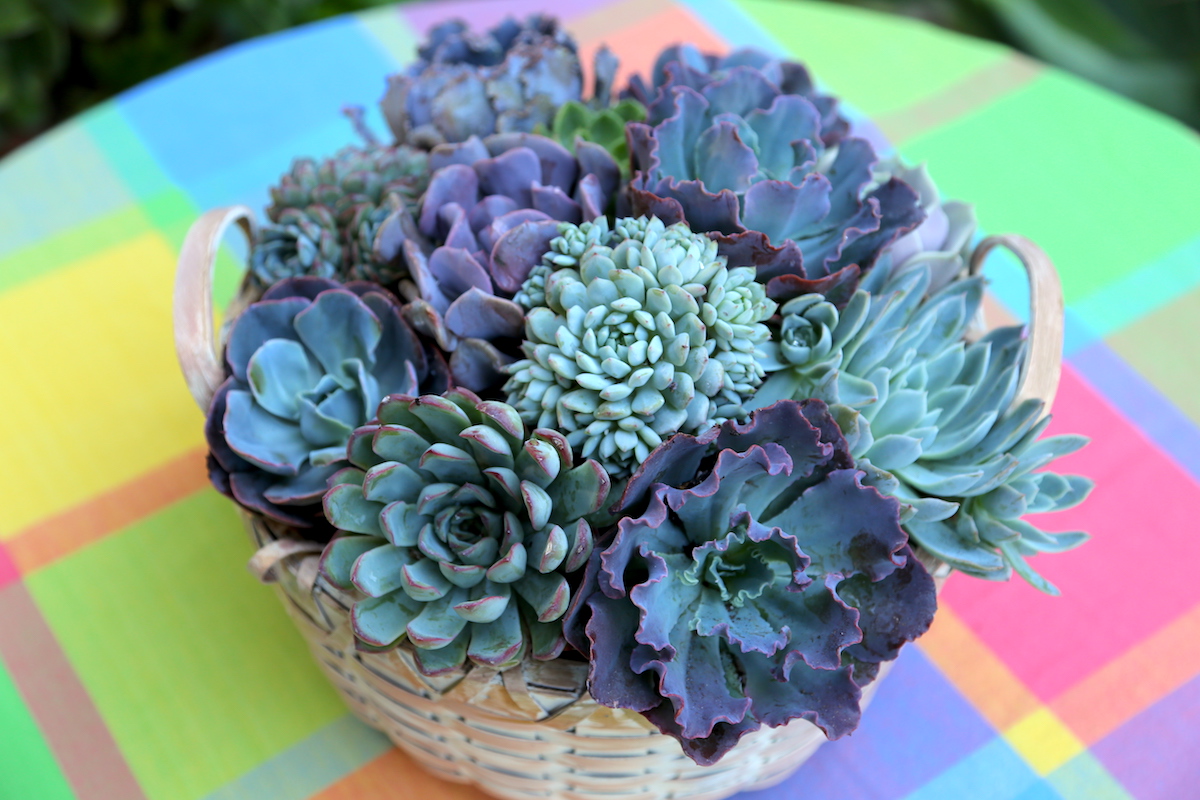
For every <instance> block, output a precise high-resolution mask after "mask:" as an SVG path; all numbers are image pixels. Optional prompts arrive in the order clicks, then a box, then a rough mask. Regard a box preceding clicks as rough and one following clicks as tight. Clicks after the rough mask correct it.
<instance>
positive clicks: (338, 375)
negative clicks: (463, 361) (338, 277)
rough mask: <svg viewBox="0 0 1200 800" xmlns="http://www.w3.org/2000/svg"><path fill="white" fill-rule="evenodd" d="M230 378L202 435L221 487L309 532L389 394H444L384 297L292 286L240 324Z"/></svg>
mask: <svg viewBox="0 0 1200 800" xmlns="http://www.w3.org/2000/svg"><path fill="white" fill-rule="evenodd" d="M225 357H226V363H227V366H228V368H229V372H230V375H229V377H228V379H227V380H226V381H225V382H224V383H223V384H222V385H221V387H220V388H219V389H218V390H217V392H216V394H215V396H214V397H213V400H212V404H211V405H210V407H209V411H208V421H207V424H206V426H205V434H206V437H207V439H208V444H209V448H210V450H211V455H210V458H209V472H210V476H211V477H212V481H213V483H214V484H215V485H216V487H217V488H218V489H219V490H221V491H222V492H224V493H225V494H227V495H229V496H230V497H232V498H233V499H235V500H236V501H237V502H238V503H240V504H242V505H243V506H245V507H247V508H249V509H252V510H254V511H258V512H260V513H262V514H265V515H267V516H268V517H271V518H273V519H276V520H279V521H281V522H285V523H288V524H291V525H295V526H299V527H310V526H312V524H313V520H314V517H316V518H319V517H320V508H319V506H318V505H316V504H317V503H318V502H319V501H320V499H321V496H322V495H323V494H324V493H325V489H326V481H327V480H328V478H330V477H331V476H332V475H333V474H334V473H336V472H337V471H338V470H339V469H340V468H342V467H344V466H345V465H346V445H347V443H348V442H349V440H350V434H351V433H352V432H353V431H354V430H355V428H358V427H359V426H361V425H362V424H363V423H365V422H366V421H367V420H369V419H371V416H372V415H373V414H374V413H375V407H376V406H377V405H378V404H379V401H380V399H381V398H383V397H384V396H386V395H388V394H392V393H395V392H402V393H403V392H406V393H409V394H416V393H418V392H419V391H421V389H422V388H433V389H434V390H436V391H440V390H441V389H442V388H444V387H445V383H446V375H445V370H444V368H441V367H440V366H439V365H438V364H437V363H436V361H435V360H430V359H428V358H427V357H426V354H425V352H424V350H423V349H422V345H421V343H420V341H419V340H418V339H417V336H416V335H415V334H414V333H413V332H412V330H411V329H410V328H409V327H408V325H407V324H405V322H404V320H403V319H402V318H401V316H400V306H399V303H398V301H397V300H396V298H395V297H393V296H392V295H391V294H389V293H388V292H386V291H384V290H382V289H380V288H379V287H378V286H373V285H371V284H366V283H358V284H348V285H346V286H345V287H343V286H342V285H341V284H338V283H335V282H334V281H329V280H324V279H321V278H312V277H307V278H290V279H288V280H285V281H282V282H280V283H278V284H276V285H275V286H273V287H271V288H270V289H269V290H268V291H267V292H266V294H264V295H263V297H262V299H261V300H260V301H259V302H257V303H252V304H251V305H250V306H249V307H248V308H247V309H246V310H245V311H244V312H242V314H241V315H240V316H239V317H238V318H237V321H236V322H235V323H234V325H233V329H232V330H231V331H230V334H229V344H228V347H227V348H226V353H225Z"/></svg>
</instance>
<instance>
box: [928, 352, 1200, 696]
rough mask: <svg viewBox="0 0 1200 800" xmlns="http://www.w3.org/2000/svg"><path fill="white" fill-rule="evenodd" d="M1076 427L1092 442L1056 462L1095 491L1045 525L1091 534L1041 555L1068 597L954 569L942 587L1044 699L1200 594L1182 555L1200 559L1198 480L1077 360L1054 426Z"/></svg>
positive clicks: (1060, 429)
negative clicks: (1080, 369)
mask: <svg viewBox="0 0 1200 800" xmlns="http://www.w3.org/2000/svg"><path fill="white" fill-rule="evenodd" d="M1068 431H1070V432H1076V433H1082V434H1084V435H1086V436H1090V437H1092V443H1091V444H1089V445H1088V446H1087V447H1085V448H1083V450H1081V451H1080V452H1078V453H1076V454H1074V455H1071V456H1069V457H1067V458H1064V459H1062V461H1061V462H1059V463H1056V464H1055V468H1056V471H1060V472H1065V473H1070V472H1076V473H1082V474H1084V475H1087V476H1089V477H1091V478H1093V479H1095V481H1096V490H1095V492H1094V493H1093V494H1092V496H1091V497H1089V498H1088V499H1087V501H1086V502H1084V503H1083V505H1081V506H1079V507H1078V508H1074V509H1071V510H1069V511H1062V512H1059V513H1057V514H1050V515H1046V516H1044V517H1042V518H1040V519H1037V520H1035V524H1043V525H1045V526H1046V527H1047V528H1048V529H1050V530H1054V531H1062V530H1084V531H1088V532H1089V533H1091V534H1092V537H1093V538H1092V540H1091V541H1089V542H1087V543H1086V544H1085V545H1083V546H1082V547H1080V548H1079V549H1078V550H1075V551H1072V552H1070V553H1064V554H1061V555H1049V556H1039V557H1038V558H1036V559H1034V560H1033V562H1032V563H1033V566H1034V568H1035V569H1037V570H1038V571H1039V572H1041V573H1042V574H1043V575H1045V576H1046V577H1047V578H1048V579H1049V580H1050V581H1052V582H1053V583H1055V584H1057V585H1058V587H1059V588H1060V589H1061V590H1062V597H1047V596H1045V595H1043V594H1040V593H1039V592H1037V591H1035V590H1033V589H1031V588H1030V587H1029V586H1028V585H1025V584H1024V582H1023V581H1021V580H1020V579H1014V580H1013V582H1012V583H1010V584H995V583H991V582H989V581H971V580H955V581H951V582H950V584H949V586H947V588H946V591H945V592H944V593H943V595H942V597H943V600H944V601H945V603H946V605H948V606H950V607H951V608H953V609H954V611H955V612H956V613H957V614H958V615H959V617H961V618H962V620H963V621H964V622H965V623H966V624H967V625H968V626H969V627H970V628H971V630H973V631H974V632H975V634H976V635H977V636H979V638H980V639H982V640H983V641H984V642H985V643H986V644H987V646H988V647H989V648H990V649H991V650H992V651H993V652H994V653H996V655H997V656H999V657H1000V659H1001V660H1002V661H1004V662H1005V663H1006V664H1007V665H1008V667H1009V669H1011V670H1012V671H1013V672H1014V673H1016V675H1017V677H1018V678H1019V679H1020V680H1021V681H1022V682H1023V683H1024V684H1025V685H1026V686H1028V687H1029V688H1030V689H1031V690H1033V692H1034V693H1035V694H1036V695H1037V696H1038V697H1039V698H1041V699H1042V700H1043V701H1044V702H1045V701H1050V700H1053V699H1054V698H1056V697H1058V696H1059V695H1061V694H1063V693H1064V692H1065V691H1067V690H1068V689H1070V688H1071V687H1073V686H1075V685H1076V684H1078V683H1079V682H1080V681H1081V680H1083V679H1084V678H1086V677H1087V676H1089V675H1092V674H1093V673H1095V672H1096V671H1097V670H1099V669H1101V668H1102V667H1104V666H1105V665H1106V664H1109V663H1110V662H1112V661H1113V660H1114V659H1117V658H1119V657H1120V656H1121V655H1122V654H1124V653H1127V652H1128V651H1129V650H1130V648H1132V647H1134V646H1135V645H1136V644H1138V643H1139V642H1142V641H1144V640H1146V639H1147V637H1149V636H1151V635H1152V634H1154V633H1155V632H1156V631H1158V630H1160V629H1161V628H1163V627H1164V626H1165V625H1167V624H1168V623H1170V622H1171V621H1172V620H1173V619H1177V618H1179V617H1180V616H1182V615H1183V614H1185V613H1187V612H1188V611H1190V610H1191V609H1193V608H1196V607H1197V606H1198V605H1200V581H1197V580H1196V579H1195V576H1194V570H1190V569H1184V568H1179V567H1178V566H1177V565H1185V564H1196V563H1200V536H1197V535H1196V509H1198V508H1200V484H1197V482H1196V481H1195V480H1193V479H1192V476H1191V475H1189V474H1188V473H1187V472H1186V471H1184V470H1183V468H1182V467H1180V466H1179V464H1178V463H1177V462H1176V461H1175V460H1174V459H1172V458H1170V457H1169V456H1167V455H1166V454H1165V453H1164V452H1163V451H1162V450H1161V449H1160V448H1159V447H1158V446H1156V445H1155V444H1154V443H1153V442H1152V441H1150V440H1149V439H1148V438H1147V437H1146V435H1145V434H1144V433H1142V431H1141V430H1139V429H1138V428H1137V426H1136V425H1135V424H1134V422H1133V421H1131V420H1130V419H1128V418H1127V417H1125V416H1124V415H1123V414H1122V413H1121V411H1120V410H1118V409H1117V408H1114V407H1113V406H1112V405H1110V404H1109V403H1108V401H1107V400H1105V399H1104V398H1103V397H1102V396H1101V395H1100V394H1099V393H1098V392H1097V391H1096V390H1095V389H1094V388H1093V387H1091V386H1090V385H1088V384H1087V383H1086V382H1085V381H1084V380H1082V379H1081V378H1080V377H1079V374H1078V373H1077V372H1076V371H1075V370H1074V369H1072V368H1071V367H1069V366H1068V367H1065V368H1064V369H1063V382H1062V386H1061V387H1060V388H1059V392H1058V400H1057V402H1056V403H1055V405H1054V421H1053V423H1052V424H1051V426H1050V431H1049V432H1050V433H1051V434H1054V433H1064V432H1068ZM1193 674H1194V673H1193ZM1151 680H1157V677H1152V678H1151Z"/></svg>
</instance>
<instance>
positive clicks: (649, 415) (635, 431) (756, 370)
mask: <svg viewBox="0 0 1200 800" xmlns="http://www.w3.org/2000/svg"><path fill="white" fill-rule="evenodd" d="M559 230H560V231H561V235H560V236H559V237H557V238H556V239H554V240H553V241H552V242H551V243H550V250H549V252H547V253H546V255H545V256H544V257H543V260H544V262H545V263H544V265H543V266H542V267H541V268H539V270H538V271H537V274H535V275H534V276H532V277H531V278H530V282H529V283H528V290H527V291H526V292H525V294H524V296H523V299H525V301H526V302H527V303H528V305H529V306H530V308H529V312H528V315H527V316H526V320H525V329H526V330H525V342H524V344H523V345H522V350H523V352H524V353H525V356H526V357H525V359H524V360H521V361H518V362H516V363H515V364H513V365H511V366H510V367H509V372H510V374H511V375H512V377H511V378H510V379H509V381H508V383H507V384H505V391H507V392H508V399H509V402H510V403H512V404H513V405H514V406H515V407H517V408H518V409H519V410H520V411H521V414H522V416H523V417H524V418H525V419H527V420H528V421H530V422H531V423H536V424H538V425H541V426H550V425H557V426H558V428H559V429H560V430H562V431H563V432H564V433H566V435H567V441H569V442H570V443H571V445H572V446H573V447H577V448H579V449H580V451H581V452H582V453H583V455H585V456H588V455H592V454H598V456H599V459H600V462H601V463H602V464H604V466H605V467H606V468H607V469H608V470H609V471H610V472H612V473H613V474H614V475H617V476H620V477H624V476H626V475H629V474H630V473H631V472H632V471H633V468H634V467H635V466H636V465H637V464H639V463H641V462H642V461H645V460H646V457H647V456H649V454H650V451H651V450H653V449H654V448H656V447H658V446H659V445H660V444H662V442H663V439H664V438H665V437H668V436H670V435H671V434H673V433H676V432H678V431H684V432H687V433H695V432H699V431H702V430H705V429H707V428H710V427H712V426H713V425H717V424H719V423H721V422H723V421H725V420H726V419H729V418H730V417H740V416H744V411H743V410H742V408H741V405H742V403H743V401H744V400H745V399H747V398H748V397H750V395H752V394H753V393H754V390H755V388H756V387H757V386H758V384H759V383H760V382H761V381H762V376H763V372H762V368H761V366H760V365H759V363H758V361H757V359H756V357H755V348H756V347H757V346H759V345H761V344H762V343H764V342H766V341H767V339H768V338H769V336H770V331H768V329H767V326H766V325H764V324H763V322H764V320H766V319H768V318H769V317H770V316H771V315H772V314H773V313H774V312H775V302H774V301H772V300H769V299H767V297H766V288H765V287H764V286H763V285H762V284H761V283H759V282H758V281H757V280H756V279H755V272H754V269H753V268H751V267H733V268H730V267H729V266H728V265H727V264H726V259H725V258H724V257H722V256H719V255H717V243H716V242H714V241H713V240H711V239H709V238H708V237H706V236H701V235H697V234H694V233H692V231H691V230H689V229H688V227H687V225H686V224H684V223H676V224H675V225H672V226H670V227H667V226H664V225H663V223H662V221H661V220H658V219H646V218H645V217H640V218H637V219H620V220H618V221H617V223H616V226H615V227H614V228H613V229H612V230H611V231H610V230H609V229H608V224H607V221H605V220H603V219H600V220H597V221H596V222H591V223H584V224H583V225H578V226H576V225H569V224H563V225H561V226H560V227H559Z"/></svg>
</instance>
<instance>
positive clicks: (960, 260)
mask: <svg viewBox="0 0 1200 800" xmlns="http://www.w3.org/2000/svg"><path fill="white" fill-rule="evenodd" d="M892 178H899V179H900V180H902V181H904V182H905V183H906V184H908V185H909V186H911V187H912V188H913V189H914V190H915V191H916V192H917V195H918V196H919V197H920V202H921V208H922V210H923V211H924V212H925V221H924V222H922V223H921V224H920V225H918V226H917V227H916V229H915V230H912V231H909V232H908V233H906V234H904V235H903V236H901V237H900V238H899V239H897V240H896V241H894V242H892V243H891V244H890V245H888V246H887V247H886V248H884V249H883V251H882V253H881V254H880V256H879V260H878V262H876V265H875V269H878V270H880V271H882V272H884V274H885V275H891V274H893V273H899V272H902V271H904V270H907V269H911V268H913V267H916V266H918V265H920V264H924V265H926V266H928V267H929V273H930V282H929V290H928V291H930V292H936V291H937V290H938V289H941V288H942V287H943V286H945V285H946V284H948V283H950V282H951V281H953V280H956V279H958V278H960V277H962V275H963V273H964V272H965V271H966V267H967V262H968V260H969V257H970V253H971V248H972V246H973V240H974V237H975V232H976V229H977V228H978V224H977V222H976V219H975V209H974V207H973V206H972V205H971V204H970V203H963V202H959V201H957V200H944V199H942V196H941V194H940V193H939V192H938V188H937V185H936V184H935V183H934V182H933V179H932V178H931V177H930V176H929V172H928V170H926V168H925V165H924V164H922V165H920V166H917V167H910V166H908V165H907V164H905V163H904V161H903V160H901V159H900V157H899V156H889V157H887V158H884V159H881V160H880V161H879V163H878V164H876V165H875V168H874V170H873V173H872V181H873V183H875V184H879V185H883V184H885V183H887V182H888V181H889V180H891V179H892Z"/></svg>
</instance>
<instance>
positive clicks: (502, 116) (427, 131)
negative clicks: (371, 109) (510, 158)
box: [380, 15, 583, 148]
mask: <svg viewBox="0 0 1200 800" xmlns="http://www.w3.org/2000/svg"><path fill="white" fill-rule="evenodd" d="M418 52H419V54H420V58H419V59H418V60H417V61H416V62H414V63H413V64H412V65H411V66H410V67H409V68H408V69H406V70H405V71H404V72H402V73H398V74H396V75H392V76H390V77H389V78H388V88H387V92H386V94H385V95H384V97H383V100H382V101H380V108H381V109H382V110H383V114H384V116H385V117H386V118H387V122H388V126H389V127H390V128H391V129H392V132H393V133H394V134H395V136H396V141H397V142H400V143H405V144H410V145H414V146H417V147H426V148H429V147H433V146H435V145H438V144H442V143H445V142H461V141H465V140H466V139H468V138H470V137H471V136H487V135H489V134H491V133H496V132H512V131H520V132H532V131H533V130H535V129H536V128H537V126H539V125H543V126H549V125H550V123H551V121H552V120H553V119H554V113H555V112H556V111H557V110H558V108H559V107H560V106H562V105H563V104H564V103H567V102H569V101H571V100H579V99H580V96H581V93H582V90H583V70H582V68H581V66H580V63H579V56H578V55H577V53H576V48H575V42H574V41H573V40H572V39H571V37H570V36H569V35H567V33H566V32H565V31H563V30H561V29H560V28H559V24H558V20H556V19H555V18H553V17H546V16H542V15H533V16H530V17H529V18H528V19H527V20H526V21H525V22H524V23H518V22H516V21H515V20H513V19H511V18H510V19H507V20H505V21H504V22H502V23H501V24H500V25H498V26H496V27H495V28H492V29H491V30H490V31H488V32H487V33H481V34H476V33H472V32H471V31H470V30H469V28H468V26H467V23H466V22H464V21H463V20H451V21H449V22H445V23H442V24H441V25H439V26H437V27H436V28H434V29H433V31H432V32H431V33H430V35H429V40H428V41H427V42H426V43H425V44H424V45H423V46H422V47H420V48H419V51H418Z"/></svg>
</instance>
